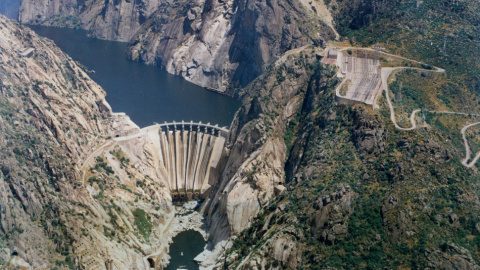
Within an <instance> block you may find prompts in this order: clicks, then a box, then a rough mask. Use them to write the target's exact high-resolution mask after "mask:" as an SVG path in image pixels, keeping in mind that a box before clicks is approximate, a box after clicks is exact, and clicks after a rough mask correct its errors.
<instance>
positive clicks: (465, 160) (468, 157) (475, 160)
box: [462, 122, 480, 168]
mask: <svg viewBox="0 0 480 270" xmlns="http://www.w3.org/2000/svg"><path fill="white" fill-rule="evenodd" d="M478 124H480V122H476V123H473V124H470V125H467V126H464V127H463V128H462V137H463V143H464V144H465V158H464V159H463V160H462V165H463V166H465V167H467V168H471V167H473V165H475V163H476V162H477V160H478V159H479V158H480V152H478V153H477V155H476V156H475V158H474V159H473V160H472V161H471V162H470V163H468V160H469V159H470V155H471V151H470V146H469V145H468V141H467V137H466V136H465V132H466V131H467V129H468V128H470V127H473V126H476V125H478Z"/></svg>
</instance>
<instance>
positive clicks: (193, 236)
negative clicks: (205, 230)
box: [165, 230, 206, 270]
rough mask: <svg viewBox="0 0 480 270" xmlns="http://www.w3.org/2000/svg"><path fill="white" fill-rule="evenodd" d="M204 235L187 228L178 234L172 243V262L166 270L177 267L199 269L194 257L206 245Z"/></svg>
mask: <svg viewBox="0 0 480 270" xmlns="http://www.w3.org/2000/svg"><path fill="white" fill-rule="evenodd" d="M205 244H206V242H205V240H204V239H203V236H202V235H201V234H200V233H199V232H197V231H194V230H187V231H183V232H181V233H179V234H177V235H176V236H175V237H174V238H173V243H172V244H171V245H170V247H169V249H170V252H169V255H170V263H169V265H168V266H167V268H166V269H165V270H176V269H188V270H197V269H199V267H198V265H197V263H196V262H194V261H193V259H194V258H195V257H196V256H197V255H198V254H200V253H201V252H202V251H203V249H204V247H205Z"/></svg>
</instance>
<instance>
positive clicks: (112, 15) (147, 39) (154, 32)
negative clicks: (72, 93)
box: [19, 0, 338, 92]
mask: <svg viewBox="0 0 480 270" xmlns="http://www.w3.org/2000/svg"><path fill="white" fill-rule="evenodd" d="M19 20H20V22H24V23H34V24H44V25H55V26H67V27H81V28H83V29H86V30H88V31H89V35H91V36H92V37H96V38H100V39H108V40H118V41H130V42H131V45H130V48H129V51H128V57H129V58H131V59H133V60H138V61H141V62H145V63H147V64H152V65H158V66H161V67H163V68H165V69H166V70H167V71H168V72H169V73H172V74H176V75H180V76H182V77H184V78H185V79H187V80H188V81H191V82H193V83H195V84H197V85H200V86H204V87H209V88H212V89H215V90H218V91H220V92H224V91H226V89H227V88H228V87H230V86H235V87H238V86H240V87H244V86H246V85H247V84H248V83H250V82H251V81H252V80H253V79H254V78H256V77H257V76H259V75H260V74H262V73H263V71H264V70H265V69H266V67H267V66H268V65H270V64H271V63H273V62H275V61H276V60H277V59H278V58H280V57H281V56H282V55H283V53H285V52H286V51H288V50H292V49H295V48H300V47H302V46H304V45H308V44H315V45H322V44H324V42H325V41H327V40H331V39H334V38H336V37H338V34H337V33H336V32H335V30H334V28H333V21H332V16H331V15H330V12H329V11H328V9H327V8H326V6H325V4H324V3H323V0H314V1H293V0H275V1H270V2H266V1H263V2H255V1H250V0H227V1H211V0H198V1H193V2H178V3H170V2H168V1H164V0H139V1H129V0H108V1H103V0H82V1H80V0H54V1H50V0H22V5H21V7H20V12H19Z"/></svg>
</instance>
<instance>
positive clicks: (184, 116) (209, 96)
mask: <svg viewBox="0 0 480 270" xmlns="http://www.w3.org/2000/svg"><path fill="white" fill-rule="evenodd" d="M0 1H4V0H0ZM29 27H31V28H32V29H33V30H34V31H35V32H37V34H39V35H40V36H44V37H47V38H49V39H52V40H53V41H55V43H56V44H57V46H59V47H60V48H61V49H62V50H63V51H64V52H66V53H67V54H68V55H70V56H71V57H72V58H73V59H75V60H77V61H79V62H80V63H82V64H83V65H84V66H85V67H87V68H88V69H89V70H95V73H93V74H90V77H91V78H92V79H93V80H94V81H96V82H97V83H98V84H100V85H101V86H102V87H103V88H104V89H105V91H106V92H107V101H108V103H110V105H111V106H112V109H113V111H114V112H125V113H127V115H129V116H130V118H131V119H132V120H133V121H134V122H135V123H136V124H137V125H139V126H140V127H145V126H149V125H151V124H153V123H154V122H157V123H163V122H164V121H167V122H170V121H182V120H185V121H190V120H193V121H195V122H198V121H202V122H204V123H205V122H210V123H212V124H219V125H220V126H230V123H231V122H232V120H233V115H234V114H235V112H236V110H237V109H238V108H239V106H240V102H239V101H237V100H235V99H233V98H231V97H228V96H225V95H222V94H218V93H215V92H212V91H209V90H206V89H205V88H202V87H199V86H196V85H194V84H192V83H189V82H187V81H185V80H184V79H183V78H181V77H178V76H174V75H171V74H168V73H167V72H166V71H164V70H162V69H160V68H158V67H154V66H147V65H145V64H142V63H138V62H133V61H130V60H128V59H127V58H126V57H125V51H126V48H127V43H123V42H114V41H105V40H98V39H93V38H89V37H87V36H86V31H83V30H74V29H64V28H55V27H45V26H29Z"/></svg>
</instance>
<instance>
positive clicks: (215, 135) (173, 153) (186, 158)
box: [159, 122, 229, 202]
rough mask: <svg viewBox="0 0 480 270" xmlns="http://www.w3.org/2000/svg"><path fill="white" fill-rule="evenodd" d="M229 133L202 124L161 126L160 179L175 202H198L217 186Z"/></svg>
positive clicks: (167, 124) (169, 124) (219, 128)
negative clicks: (199, 198)
mask: <svg viewBox="0 0 480 270" xmlns="http://www.w3.org/2000/svg"><path fill="white" fill-rule="evenodd" d="M228 133H229V131H228V129H226V128H221V127H218V125H217V126H212V125H210V124H202V123H201V122H200V123H193V122H190V123H187V124H186V123H184V122H182V123H175V122H174V123H165V124H163V125H159V143H160V149H159V152H160V153H161V154H160V164H159V168H160V175H161V179H163V180H164V182H167V183H168V187H169V189H170V192H171V195H172V200H173V201H174V202H175V201H184V200H189V199H192V198H196V197H198V196H200V195H201V194H204V193H205V192H206V191H208V190H209V188H210V187H211V186H214V185H215V184H216V181H217V179H218V176H219V174H220V172H221V159H222V157H223V155H224V145H225V141H226V139H227V136H228Z"/></svg>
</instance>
